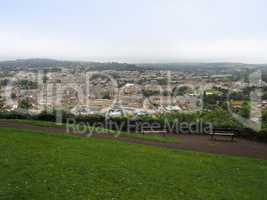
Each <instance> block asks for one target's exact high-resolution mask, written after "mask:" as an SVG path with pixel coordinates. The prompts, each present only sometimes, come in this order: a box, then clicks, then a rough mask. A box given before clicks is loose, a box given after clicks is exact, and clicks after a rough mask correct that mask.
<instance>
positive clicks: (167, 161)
mask: <svg viewBox="0 0 267 200" xmlns="http://www.w3.org/2000/svg"><path fill="white" fill-rule="evenodd" d="M0 179H1V182H0V199H3V200H14V199H16V200H21V199H26V200H31V199H38V200H43V199H58V200H61V199H68V200H71V199H75V200H80V199H81V200H83V199H84V200H85V199H90V200H95V199H97V200H106V199H107V200H111V199H122V200H125V199H127V200H135V199H136V200H140V199H151V200H152V199H153V200H158V199H161V200H168V199H171V200H172V199H179V200H183V199H185V200H188V199H203V200H208V199H216V200H217V199H227V200H228V199H235V200H236V199H242V200H244V199H257V200H258V199H266V198H267V195H266V188H267V161H263V160H255V159H248V158H239V157H228V156H216V155H209V154H203V153H196V152H188V151H174V150H166V149H160V148H155V147H150V146H144V145H133V144H131V145H130V144H127V143H122V142H118V141H110V140H100V139H94V138H79V137H72V136H67V135H53V134H52V135H49V134H45V133H35V132H29V131H23V130H15V129H3V128H1V129H0Z"/></svg>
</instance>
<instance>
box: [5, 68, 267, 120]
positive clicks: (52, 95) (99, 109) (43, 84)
mask: <svg viewBox="0 0 267 200" xmlns="http://www.w3.org/2000/svg"><path fill="white" fill-rule="evenodd" d="M131 67H132V66H131ZM51 69H53V70H51ZM54 69H55V68H49V69H48V70H40V69H39V70H36V69H31V68H27V69H24V68H23V67H20V66H19V65H16V68H13V71H12V69H10V70H9V71H5V70H3V71H2V72H1V76H0V81H1V108H2V109H6V110H19V109H23V108H24V109H25V108H26V109H27V110H28V111H29V112H30V113H40V112H42V111H44V110H53V109H63V110H65V111H67V112H70V113H72V114H74V115H90V114H103V115H108V116H113V117H114V116H115V117H120V116H138V115H149V114H150V115H151V114H152V115H153V114H156V113H165V112H197V111H202V110H203V109H204V108H206V107H207V106H206V105H205V103H206V102H204V101H205V99H207V100H208V99H209V98H208V97H209V96H211V97H212V98H214V97H215V99H216V98H217V100H216V102H215V104H219V103H220V102H219V100H220V98H226V97H225V96H226V95H227V94H228V93H231V92H236V93H238V92H239V93H242V92H243V91H242V90H243V89H244V88H248V87H249V83H248V82H245V81H242V79H241V80H238V79H237V78H236V72H238V73H239V74H240V71H242V70H243V69H242V68H241V69H240V68H237V70H234V71H233V70H231V71H229V69H228V68H221V69H219V70H216V71H214V69H212V70H211V69H203V70H201V71H197V70H190V69H176V70H162V69H156V68H154V69H153V68H151V69H147V70H144V69H142V68H140V69H135V68H134V69H130V70H129V69H128V68H127V67H125V68H124V69H122V70H118V69H116V67H115V68H113V69H112V68H111V69H104V70H95V69H90V70H88V69H82V68H79V67H77V69H76V70H74V69H73V68H69V67H64V66H63V67H59V69H58V70H54ZM100 69H101V68H100ZM223 96H224V97H223ZM218 98H219V99H218ZM223 100H225V99H223ZM244 100H245V98H241V99H236V98H234V99H233V100H232V101H231V102H232V104H231V105H232V106H233V108H234V109H241V107H242V103H243V102H244ZM262 106H263V107H266V101H264V100H263V101H262Z"/></svg>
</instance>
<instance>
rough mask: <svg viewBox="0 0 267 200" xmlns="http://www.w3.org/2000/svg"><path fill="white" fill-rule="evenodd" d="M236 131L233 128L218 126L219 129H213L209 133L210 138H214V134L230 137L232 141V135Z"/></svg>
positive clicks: (233, 135)
mask: <svg viewBox="0 0 267 200" xmlns="http://www.w3.org/2000/svg"><path fill="white" fill-rule="evenodd" d="M237 133H238V131H237V130H235V129H227V128H220V129H213V131H212V132H211V133H209V135H210V139H211V140H216V136H218V137H230V138H231V141H234V137H235V136H236V134H237Z"/></svg>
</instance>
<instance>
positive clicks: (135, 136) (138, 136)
mask: <svg viewBox="0 0 267 200" xmlns="http://www.w3.org/2000/svg"><path fill="white" fill-rule="evenodd" d="M9 121H14V122H16V123H22V124H30V125H33V126H41V127H51V128H64V129H66V124H56V123H55V122H48V121H40V120H21V119H15V120H14V119H12V120H9ZM87 128H88V132H92V133H94V134H104V133H105V134H111V135H114V136H126V137H129V138H133V139H142V140H146V141H155V142H172V143H181V141H179V140H178V138H177V137H176V136H162V135H143V134H141V133H127V132H125V131H114V130H110V129H106V128H101V127H92V126H87ZM70 130H72V129H71V128H70Z"/></svg>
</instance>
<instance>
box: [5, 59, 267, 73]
mask: <svg viewBox="0 0 267 200" xmlns="http://www.w3.org/2000/svg"><path fill="white" fill-rule="evenodd" d="M63 67H64V68H72V69H81V70H119V71H121V70H151V69H156V70H181V69H186V70H188V69H191V70H194V69H195V70H196V69H198V70H201V69H223V68H255V67H259V68H267V64H261V65H252V64H243V63H145V64H127V63H118V62H104V63H102V62H81V61H59V60H53V59H18V60H12V61H1V62H0V69H1V70H40V69H41V70H42V69H54V68H58V69H60V68H63Z"/></svg>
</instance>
